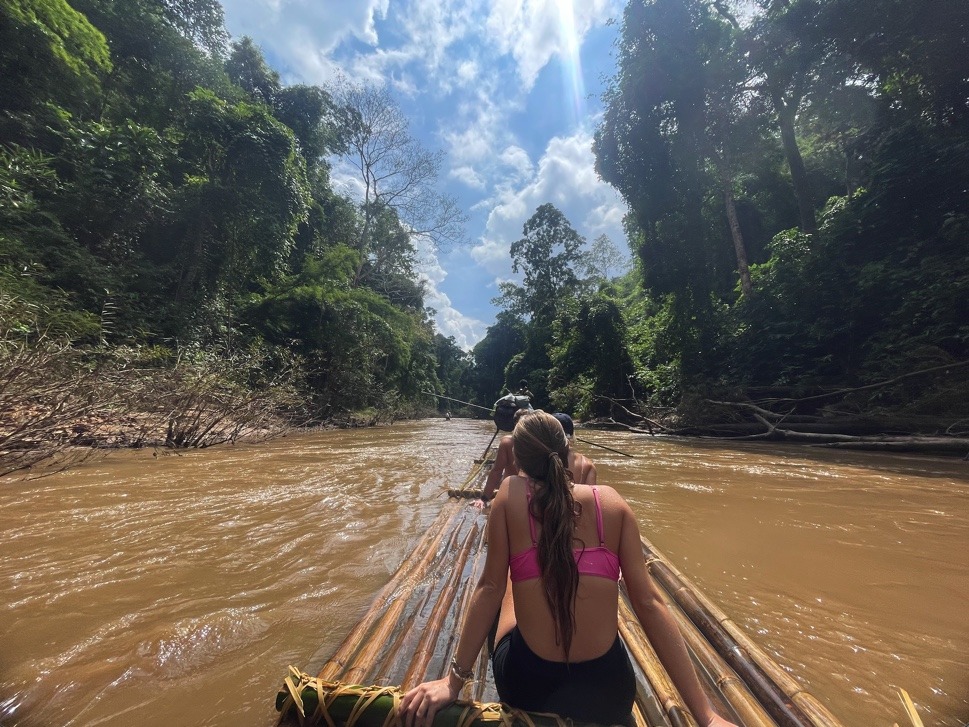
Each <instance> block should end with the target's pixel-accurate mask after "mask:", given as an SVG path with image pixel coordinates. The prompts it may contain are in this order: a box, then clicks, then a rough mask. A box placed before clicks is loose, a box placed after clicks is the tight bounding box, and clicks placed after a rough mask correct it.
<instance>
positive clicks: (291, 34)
mask: <svg viewBox="0 0 969 727" xmlns="http://www.w3.org/2000/svg"><path fill="white" fill-rule="evenodd" d="M389 6H390V0H352V1H351V2H340V1H339V0H262V1H258V0H256V1H254V0H223V1H222V7H223V8H224V10H225V16H226V20H227V25H228V28H229V30H230V32H232V33H233V35H234V36H236V37H241V36H243V35H249V36H252V37H253V38H254V39H255V40H256V42H257V43H258V44H259V45H261V46H262V47H263V48H264V49H266V50H267V51H269V52H271V53H272V54H273V55H274V56H276V57H278V58H283V59H285V60H286V62H287V63H289V64H291V65H292V66H294V67H295V70H296V72H297V74H298V75H299V76H300V77H301V79H302V80H309V81H310V82H320V81H323V80H325V79H326V78H330V77H331V76H330V75H329V74H330V72H331V71H332V64H331V63H330V62H329V61H327V60H326V59H327V58H328V56H329V55H330V54H331V53H332V52H333V51H334V50H335V49H336V48H337V47H338V46H339V45H340V44H341V43H342V42H343V41H344V40H346V39H347V38H350V37H354V38H357V39H359V40H361V41H363V42H364V43H367V44H368V45H371V46H376V45H377V43H378V42H379V40H380V39H379V37H378V35H377V29H376V21H377V20H378V19H383V18H386V17H387V11H388V8H389ZM320 73H325V74H327V75H325V76H322V77H321V76H320V75H318V74H320Z"/></svg>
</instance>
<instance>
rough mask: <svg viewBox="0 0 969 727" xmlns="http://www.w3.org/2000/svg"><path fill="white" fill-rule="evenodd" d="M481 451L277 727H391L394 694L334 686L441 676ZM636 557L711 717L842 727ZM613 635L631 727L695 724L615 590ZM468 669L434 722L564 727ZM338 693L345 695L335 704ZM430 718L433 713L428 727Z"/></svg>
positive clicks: (469, 576)
mask: <svg viewBox="0 0 969 727" xmlns="http://www.w3.org/2000/svg"><path fill="white" fill-rule="evenodd" d="M492 441H493V440H492ZM491 452H492V449H491V446H490V443H489V447H488V449H487V450H486V451H485V455H484V456H483V457H482V459H481V460H477V461H476V463H475V467H474V468H473V469H472V471H471V473H470V475H469V477H468V478H467V480H466V481H465V483H464V486H463V487H461V488H457V489H453V490H450V491H449V492H448V494H449V496H450V498H449V500H448V502H447V503H445V504H444V506H443V507H442V508H441V512H440V513H439V515H438V516H437V518H436V520H435V521H434V522H433V523H432V525H430V526H429V527H428V528H427V530H426V532H425V534H424V536H423V537H422V538H421V540H420V541H419V542H418V543H417V545H416V546H415V547H414V550H413V551H412V552H411V554H410V555H409V557H407V558H405V559H404V561H403V563H401V565H400V567H399V568H398V569H397V571H396V572H395V573H394V575H393V576H392V577H391V579H390V581H389V582H388V583H387V585H386V586H384V588H383V589H382V590H381V591H380V592H379V594H378V595H377V596H376V597H375V599H374V601H373V603H372V605H371V607H370V609H369V610H368V611H367V613H366V614H365V615H364V616H363V617H362V618H361V620H360V621H359V622H358V623H357V624H356V626H355V627H354V628H353V629H352V630H351V632H350V633H349V634H348V635H347V636H346V638H345V639H344V640H343V642H342V643H341V645H340V646H339V647H338V648H337V649H336V651H335V653H334V654H333V655H332V656H331V657H330V659H329V660H328V661H327V662H326V663H325V664H324V665H323V668H322V669H321V670H320V672H319V674H318V675H317V677H316V679H312V678H311V677H309V676H308V675H306V674H302V673H301V672H298V670H295V669H292V671H293V675H292V676H291V677H290V678H289V679H287V684H286V685H284V689H283V690H281V692H280V695H279V697H278V699H277V709H280V708H282V709H281V716H280V722H279V724H300V725H302V724H328V725H329V726H330V727H333V725H334V724H346V725H353V724H358V725H359V727H370V726H371V725H372V726H373V727H378V726H381V725H382V726H383V727H390V726H391V725H394V724H397V722H396V720H395V719H394V707H395V706H396V699H398V698H399V692H398V690H396V689H393V688H372V689H361V688H356V687H354V688H350V689H349V690H347V689H346V688H345V685H368V684H371V685H373V684H375V685H401V684H403V685H407V686H413V685H415V684H417V683H419V682H420V681H423V680H425V679H437V678H440V677H442V676H444V675H445V674H446V673H447V670H448V665H449V659H450V656H451V654H452V652H453V650H454V649H455V648H456V646H457V643H456V641H457V637H458V631H459V628H460V625H461V621H462V618H463V615H464V613H465V612H466V611H467V608H468V605H469V601H470V598H471V594H472V592H473V590H474V586H475V584H476V583H477V581H478V579H479V577H480V574H481V571H482V570H483V568H484V561H485V549H486V544H485V542H484V537H485V525H486V521H487V514H486V511H483V510H479V509H477V508H475V507H472V506H471V505H470V504H469V503H468V499H469V498H471V497H477V496H478V494H479V493H480V491H481V487H482V485H483V484H484V480H485V478H486V476H487V473H488V470H489V469H490V466H491V463H492V461H493V460H492V459H491V458H490V457H492V456H493V455H492V454H491ZM643 556H644V558H645V559H646V561H647V563H648V565H649V568H650V572H651V574H652V576H653V578H654V579H655V580H656V582H657V583H658V585H659V586H660V591H661V592H662V595H663V597H664V599H665V601H666V603H667V606H668V607H669V609H670V612H671V613H672V614H673V616H674V617H675V619H676V621H677V623H678V624H679V627H680V630H681V632H682V633H683V637H684V639H685V640H686V643H687V647H688V650H689V652H690V655H691V658H692V659H693V663H694V666H695V667H696V670H697V674H698V676H699V677H700V682H701V684H702V685H703V688H704V690H705V691H706V693H707V695H708V696H709V698H710V701H711V702H712V703H713V705H714V708H715V709H716V710H717V711H718V712H719V713H720V714H721V715H723V716H725V717H727V718H728V719H730V720H732V721H733V722H735V723H737V724H738V725H744V726H745V727H843V726H842V723H841V722H840V721H839V720H838V719H837V718H836V717H835V716H834V715H833V714H831V713H830V712H829V711H828V710H827V708H825V707H824V705H822V704H821V703H820V702H819V701H818V700H817V699H816V698H815V697H814V696H813V695H811V694H810V693H808V692H807V691H805V690H804V689H802V688H801V686H800V685H799V684H798V683H797V681H796V680H794V679H793V678H792V677H791V676H790V675H789V674H788V673H787V672H785V671H784V670H783V669H782V668H781V667H780V666H779V665H778V664H777V663H776V662H774V661H773V659H771V657H770V656H769V655H768V654H767V653H766V652H765V651H763V649H761V648H760V647H759V646H757V645H756V644H755V643H754V642H753V641H752V640H751V639H750V638H749V637H748V636H747V635H746V634H745V633H744V632H743V630H742V629H741V628H740V627H739V626H738V625H737V624H735V623H734V622H733V621H731V620H730V618H729V617H728V616H727V615H726V614H724V613H723V612H722V611H720V609H718V608H717V606H716V605H715V604H714V603H713V602H712V601H710V600H709V599H708V598H707V597H706V596H704V595H703V594H702V593H701V592H700V591H699V590H698V589H697V588H696V587H695V586H694V585H693V584H692V583H691V582H690V581H689V579H688V578H687V577H686V576H684V575H683V574H682V573H680V572H679V571H678V570H677V569H676V568H675V567H674V566H673V565H672V564H671V563H670V561H669V560H668V559H667V558H665V557H664V556H663V555H662V553H660V552H659V551H658V550H657V549H656V547H655V546H653V545H652V544H651V543H649V542H648V541H647V540H646V539H645V538H644V539H643ZM619 633H620V636H621V637H622V639H623V641H624V643H625V645H626V648H627V650H628V652H629V655H630V658H631V659H632V662H633V667H634V670H635V672H636V682H637V695H636V700H635V705H634V709H633V717H634V719H635V722H636V727H695V726H696V725H697V722H696V720H695V719H694V718H693V716H692V714H691V713H690V712H689V710H688V709H687V708H686V706H685V705H684V703H683V700H682V698H681V697H680V695H679V694H678V692H677V690H676V688H675V687H674V685H673V683H672V681H671V679H670V678H669V676H668V675H667V674H666V671H665V670H664V669H663V666H662V664H661V663H660V661H659V659H658V657H657V656H656V653H655V652H654V651H653V648H652V646H651V645H650V644H649V642H648V640H647V638H646V635H645V633H644V632H643V630H642V628H641V627H640V625H639V622H638V621H637V619H636V616H635V614H634V613H633V610H632V608H631V606H630V603H629V600H628V597H627V595H626V593H625V590H624V588H622V587H621V588H620V604H619ZM474 671H475V678H474V680H473V681H472V682H469V683H468V684H467V685H465V688H464V691H463V692H462V694H461V700H462V702H463V701H464V700H467V701H468V702H469V703H470V704H468V705H463V704H461V702H459V705H458V706H457V707H454V708H453V709H452V710H451V712H452V714H451V717H450V718H448V717H445V718H444V719H445V720H450V721H449V722H448V724H454V725H458V726H459V727H470V726H471V725H481V724H489V723H490V724H494V723H497V722H501V723H502V724H503V725H512V724H524V725H529V726H530V727H532V726H533V727H542V726H543V725H547V724H553V725H554V724H558V725H565V724H566V723H567V722H568V723H569V724H570V722H569V721H566V720H562V719H560V718H556V717H555V716H547V718H542V717H540V716H537V715H534V714H527V713H523V712H519V711H518V710H509V709H507V708H500V707H499V705H498V704H496V702H497V699H498V697H497V692H496V691H495V687H494V682H493V680H492V678H491V670H490V666H489V662H488V654H487V650H486V649H482V650H481V654H480V655H479V657H478V661H477V663H476V665H475V670H474ZM314 690H315V693H313V692H314ZM299 695H302V697H304V698H306V697H308V698H307V699H306V702H307V704H306V705H305V707H306V709H305V712H306V716H305V717H304V716H303V715H302V714H300V711H301V710H297V709H293V703H294V701H296V702H299V706H300V707H303V706H304V705H303V704H302V703H301V701H300V696H299ZM341 695H342V696H344V697H351V698H349V701H347V699H346V698H345V699H344V700H343V701H342V702H338V701H337V697H338V696H341ZM381 699H383V700H384V702H385V704H384V709H383V711H382V712H381V713H380V716H379V718H376V717H375V716H374V715H371V716H370V717H369V718H367V716H366V712H367V709H368V707H370V706H371V705H376V704H378V703H379V700H381ZM319 700H322V701H325V702H326V704H327V706H328V707H329V714H327V715H325V716H321V714H320V713H319V712H317V713H316V715H315V718H313V717H314V716H313V715H312V713H313V712H314V709H315V704H316V702H317V701H319ZM341 709H342V710H343V711H342V713H341V711H340V710H341ZM372 711H376V710H372ZM331 719H332V721H331ZM475 720H477V721H475ZM441 721H442V717H440V716H439V717H438V719H437V720H435V725H437V724H438V723H440V722H441Z"/></svg>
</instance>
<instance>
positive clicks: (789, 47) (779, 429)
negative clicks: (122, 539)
mask: <svg viewBox="0 0 969 727" xmlns="http://www.w3.org/2000/svg"><path fill="white" fill-rule="evenodd" d="M616 23H617V24H618V29H619V33H618V40H617V43H616V47H615V49H614V51H613V52H614V56H615V61H616V68H615V73H614V75H613V76H612V77H611V78H610V79H609V80H608V83H607V87H606V91H605V93H604V96H603V98H602V101H603V104H604V114H603V116H602V117H601V120H600V122H599V125H598V127H597V129H596V133H595V141H594V149H593V151H594V154H595V159H596V171H597V172H598V174H599V175H600V177H601V178H602V179H603V180H605V181H606V182H608V183H609V184H611V185H612V186H613V187H615V189H616V190H618V192H619V193H620V194H621V196H622V198H623V199H624V201H625V203H626V205H627V207H628V214H627V216H626V218H625V221H624V229H625V233H626V240H625V243H626V244H628V248H629V250H628V255H624V254H622V253H620V251H618V250H617V249H616V248H615V247H614V246H613V245H611V244H610V242H609V241H608V240H607V239H595V240H588V239H587V238H586V237H585V236H584V235H583V234H582V231H581V230H578V229H576V228H575V227H574V226H573V223H572V222H571V221H570V220H568V219H567V218H566V216H565V215H564V214H563V213H562V212H561V211H560V210H559V209H557V208H556V207H555V206H554V205H553V204H552V203H551V202H548V203H545V204H542V205H541V206H539V207H538V208H537V209H535V210H534V212H533V213H532V214H531V215H530V216H529V217H528V218H527V219H522V220H521V225H522V228H521V229H522V232H521V238H520V239H519V240H517V241H516V242H514V243H513V244H512V246H511V250H510V255H511V259H512V264H513V269H514V272H515V273H516V274H517V275H519V276H520V278H519V279H518V282H505V283H502V285H501V294H500V295H499V296H498V297H497V298H496V299H495V304H496V305H497V306H498V308H499V313H498V315H497V318H496V320H495V321H494V323H493V324H492V325H491V326H490V327H489V328H488V330H487V334H486V335H485V337H484V338H483V339H482V340H480V341H479V342H478V343H477V344H476V345H475V346H474V348H473V350H471V351H469V352H466V351H464V350H462V349H461V348H460V347H459V346H458V345H457V344H456V343H455V340H454V338H453V337H445V336H444V335H442V334H441V333H440V332H438V331H437V330H436V329H435V327H434V324H433V311H432V310H429V309H428V307H427V306H426V304H425V294H426V289H425V286H424V284H423V283H422V282H421V278H420V277H419V275H418V270H417V264H418V263H417V250H418V248H417V241H418V240H422V241H424V242H425V243H426V244H429V245H432V246H433V247H434V248H436V249H446V248H448V247H449V246H453V245H462V244H467V242H468V241H467V233H466V231H465V220H466V212H465V211H464V210H462V209H461V208H460V207H459V206H458V204H457V202H456V200H455V199H454V198H453V197H451V196H449V195H448V194H447V193H446V192H443V193H442V192H441V191H440V190H441V188H442V186H441V184H440V181H441V180H440V179H439V177H440V176H441V172H442V169H443V168H444V165H445V162H446V160H445V159H444V157H443V153H442V152H436V151H433V150H429V149H426V148H424V147H423V146H422V145H421V144H420V143H419V142H418V141H417V140H416V139H415V138H414V137H413V136H412V135H410V133H409V131H408V119H407V117H406V116H405V115H404V113H403V112H402V110H401V108H400V106H399V105H398V104H397V102H396V101H395V99H394V97H393V95H392V94H391V93H390V91H388V90H387V89H384V88H379V87H373V86H368V85H367V84H366V83H363V82H358V81H357V80H356V79H353V78H343V79H341V80H340V81H339V82H338V83H334V84H333V85H332V86H328V87H322V86H314V85H285V84H284V83H282V81H281V79H280V75H279V73H278V72H277V71H276V70H274V69H273V68H272V67H270V65H269V64H268V63H267V62H266V60H265V57H264V55H263V53H262V51H261V49H260V48H259V47H258V46H257V45H256V44H255V43H254V42H253V41H252V40H251V39H249V38H245V37H244V38H241V39H233V38H231V37H230V35H229V33H228V32H227V30H226V28H225V24H224V17H223V11H222V8H221V6H220V5H219V3H218V2H217V0H70V2H68V0H0V473H6V472H11V471H14V470H19V469H23V468H25V467H29V466H32V465H33V464H35V463H37V462H39V461H41V460H44V459H48V458H51V457H56V456H57V455H58V454H62V453H63V452H65V451H66V450H67V449H68V448H71V447H76V446H77V445H82V446H91V445H97V446H112V445H113V446H162V445H167V446H169V447H193V446H207V445H209V444H213V443H218V442H225V441H234V440H235V439H236V438H239V437H245V436H269V435H271V434H272V433H273V432H278V431H280V428H281V427H292V426H312V425H320V424H341V425H348V424H360V423H364V424H368V423H376V422H388V421H393V420H394V419H399V418H407V417H416V416H428V415H435V414H437V413H441V412H443V411H444V410H445V409H447V410H450V411H452V412H454V413H456V414H459V415H460V414H465V415H469V416H470V415H480V414H476V412H479V413H480V409H476V408H475V407H472V406H466V405H464V404H461V403H458V402H467V403H469V404H473V405H476V406H477V407H485V408H488V407H490V406H491V405H492V403H493V402H494V401H495V400H496V399H497V398H498V397H499V396H501V395H502V394H504V393H506V392H507V391H509V390H513V389H514V388H515V387H516V386H517V384H518V382H519V381H520V380H522V379H525V380H527V382H528V386H529V388H530V390H531V391H532V393H533V395H534V399H533V401H534V404H535V405H536V406H540V407H542V408H546V409H550V410H558V411H567V412H571V413H573V415H574V416H576V417H578V418H580V419H584V420H596V421H600V422H605V423H609V424H612V425H615V426H622V427H627V428H630V429H632V430H633V431H642V432H652V433H660V432H667V433H678V434H685V435H694V436H718V437H740V438H762V439H786V440H791V441H798V440H804V441H809V442H820V443H826V444H832V445H839V446H841V445H843V446H867V447H875V448H878V447H880V448H893V447H896V448H897V447H903V446H904V447H908V448H919V447H921V448H924V449H926V450H927V451H948V452H957V451H961V452H962V453H963V454H964V453H965V452H966V451H969V446H967V445H966V437H969V3H965V2H942V1H941V0H865V1H864V2H859V1H858V0H756V1H755V2H744V3H735V2H731V0H630V1H629V2H628V4H627V5H626V6H625V9H624V12H623V14H622V16H621V17H619V18H616ZM337 159H343V160H346V161H347V162H348V163H350V164H351V165H352V166H353V168H354V169H355V171H356V173H357V174H358V182H359V187H360V189H361V190H363V192H362V196H361V198H353V199H351V198H350V197H348V196H345V195H344V194H341V193H339V192H338V191H336V190H335V189H334V186H333V184H332V183H331V176H330V173H331V170H332V165H333V164H334V161H335V160H337ZM630 259H631V263H629V262H628V261H629V260H630ZM435 394H437V395H441V396H447V397H450V399H441V398H436V397H435V396H434V395H435Z"/></svg>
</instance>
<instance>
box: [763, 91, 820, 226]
mask: <svg viewBox="0 0 969 727" xmlns="http://www.w3.org/2000/svg"><path fill="white" fill-rule="evenodd" d="M774 106H775V108H776V109H777V123H778V126H780V130H781V143H782V144H783V145H784V156H785V157H787V166H788V168H789V169H790V170H791V181H792V182H793V184H794V196H795V197H797V208H798V211H799V212H800V214H801V230H803V231H804V232H807V233H809V234H812V235H813V234H814V233H815V232H817V231H818V223H817V220H816V218H815V216H814V198H813V197H812V195H811V186H810V185H809V184H808V178H807V170H806V169H805V168H804V159H802V158H801V150H800V149H799V148H798V146H797V138H796V137H795V136H794V114H795V111H796V109H797V106H796V105H793V104H788V103H787V102H786V101H784V99H782V98H779V97H776V96H775V98H774Z"/></svg>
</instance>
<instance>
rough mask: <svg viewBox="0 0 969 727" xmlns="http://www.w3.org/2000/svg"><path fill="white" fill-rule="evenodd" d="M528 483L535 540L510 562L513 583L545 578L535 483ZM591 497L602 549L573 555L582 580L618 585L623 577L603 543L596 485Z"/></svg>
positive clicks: (575, 551)
mask: <svg viewBox="0 0 969 727" xmlns="http://www.w3.org/2000/svg"><path fill="white" fill-rule="evenodd" d="M527 482H528V489H527V490H526V491H525V497H526V500H527V502H528V530H529V533H530V534H531V536H532V547H530V548H529V549H528V550H524V551H522V552H521V553H516V554H515V555H513V556H511V558H510V559H509V560H508V569H509V570H510V571H511V582H512V583H520V582H521V581H528V580H531V579H533V578H540V577H541V575H542V569H541V566H540V565H539V562H538V536H537V535H536V533H535V518H534V516H533V515H532V511H531V505H532V490H533V488H534V481H533V480H532V479H531V478H530V477H529V478H528V480H527ZM592 496H593V497H594V498H595V503H596V533H597V534H598V536H599V545H598V546H597V547H594V548H585V547H579V548H573V549H572V555H573V557H574V558H575V565H576V568H577V569H578V572H579V575H580V576H599V577H600V578H608V579H609V580H611V581H618V580H619V576H620V575H621V570H620V568H619V556H618V555H617V554H616V553H613V552H612V551H611V550H609V548H607V547H606V541H605V540H604V539H603V534H602V507H601V505H600V504H599V488H598V487H596V486H595V485H593V486H592Z"/></svg>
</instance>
